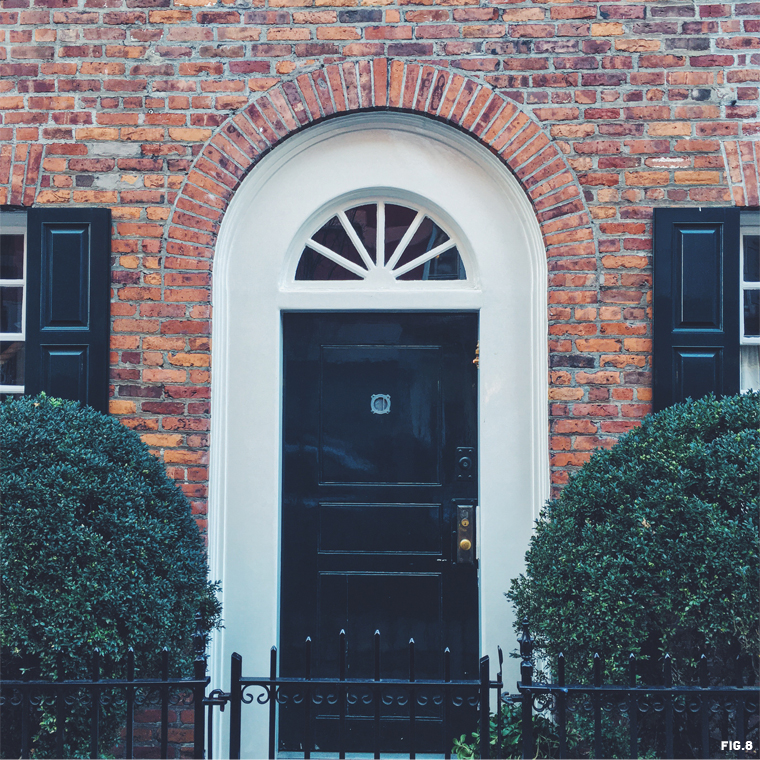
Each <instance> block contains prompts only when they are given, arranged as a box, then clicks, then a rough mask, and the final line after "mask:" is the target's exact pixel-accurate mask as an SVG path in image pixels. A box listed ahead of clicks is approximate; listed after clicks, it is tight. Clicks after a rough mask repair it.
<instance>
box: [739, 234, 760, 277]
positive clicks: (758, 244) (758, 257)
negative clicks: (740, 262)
mask: <svg viewBox="0 0 760 760" xmlns="http://www.w3.org/2000/svg"><path fill="white" fill-rule="evenodd" d="M742 238H743V240H742V243H743V248H744V282H760V235H742Z"/></svg>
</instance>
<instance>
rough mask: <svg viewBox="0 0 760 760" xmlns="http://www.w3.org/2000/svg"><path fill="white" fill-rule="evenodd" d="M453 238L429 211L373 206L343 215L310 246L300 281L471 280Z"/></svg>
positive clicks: (300, 267)
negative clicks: (427, 214)
mask: <svg viewBox="0 0 760 760" xmlns="http://www.w3.org/2000/svg"><path fill="white" fill-rule="evenodd" d="M465 279H467V274H466V272H465V269H464V264H463V263H462V258H461V256H460V255H459V251H457V248H456V245H455V244H454V241H453V240H452V239H451V237H450V236H449V235H448V234H447V233H446V232H445V231H444V230H443V229H442V228H441V227H439V226H438V225H437V224H436V223H435V222H434V221H433V220H432V219H431V218H430V217H429V216H426V214H425V213H424V212H423V211H417V210H415V209H411V208H407V207H406V206H399V205H396V204H393V203H384V202H382V201H380V202H378V203H367V204H364V205H361V206H354V207H352V208H349V209H346V210H345V211H339V212H338V213H337V214H336V215H335V216H334V217H333V218H332V219H330V221H328V222H327V224H325V225H323V226H322V227H321V228H320V229H319V230H318V231H317V232H315V233H314V234H313V235H312V236H311V237H310V238H309V239H308V240H307V241H306V245H305V247H304V249H303V252H302V253H301V259H300V261H299V262H298V268H297V269H296V280H365V281H374V282H380V281H385V282H393V281H395V280H465Z"/></svg>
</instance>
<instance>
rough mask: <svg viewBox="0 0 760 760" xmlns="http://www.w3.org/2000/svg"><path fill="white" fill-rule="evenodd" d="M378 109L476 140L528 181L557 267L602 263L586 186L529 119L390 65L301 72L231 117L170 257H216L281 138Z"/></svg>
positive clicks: (201, 171)
mask: <svg viewBox="0 0 760 760" xmlns="http://www.w3.org/2000/svg"><path fill="white" fill-rule="evenodd" d="M378 109H384V110H403V111H410V112H414V113H418V114H422V115H425V116H430V117H433V118H436V119H438V120H441V121H444V122H446V123H448V124H451V125H453V126H455V127H457V128H459V129H461V130H463V131H465V132H467V133H468V134H470V135H472V136H473V137H474V138H476V139H477V140H479V141H480V142H481V143H483V144H484V145H486V146H487V147H488V148H489V149H490V150H491V151H492V152H494V153H495V154H496V155H498V156H499V157H500V158H501V160H502V161H503V162H504V163H505V164H506V166H507V167H508V168H509V169H510V170H511V171H512V173H513V174H514V175H515V176H516V177H517V179H518V180H519V182H520V183H521V185H522V187H523V189H524V190H525V193H526V195H527V196H528V197H529V198H530V200H531V202H532V204H533V207H534V209H535V211H536V215H537V217H538V220H539V223H540V225H541V231H542V233H543V237H544V242H545V245H546V249H547V255H548V256H549V257H550V259H560V258H564V257H567V256H573V257H583V256H586V257H589V256H595V255H596V248H595V245H594V240H593V238H594V235H593V230H592V227H591V223H590V218H589V215H588V212H587V210H586V208H585V203H584V201H583V195H582V191H581V189H580V185H579V184H578V182H577V180H576V178H575V175H574V173H573V172H572V171H571V170H570V168H569V167H568V165H567V163H566V162H565V159H564V156H563V155H562V153H561V152H560V151H559V149H558V148H557V147H556V146H555V145H554V144H552V141H551V139H550V138H549V136H548V135H547V134H546V132H544V130H542V128H541V127H540V126H539V125H538V124H537V123H536V122H535V121H534V120H533V119H532V118H531V117H530V116H528V115H527V114H526V113H524V112H523V111H521V110H520V109H519V108H518V107H517V106H516V105H515V104H514V103H512V102H511V101H509V100H507V99H505V98H504V97H502V96H501V95H498V94H497V93H496V92H494V90H492V89H491V88H490V87H488V86H484V85H481V84H480V83H478V82H476V81H475V80H474V79H470V78H468V77H466V76H463V75H461V74H458V73H455V72H452V71H449V70H447V69H440V68H436V67H433V66H423V65H418V64H410V63H405V62H402V61H392V62H391V61H388V60H387V59H375V60H373V61H359V62H346V63H343V64H334V65H331V66H327V67H325V68H320V69H317V70H315V71H313V72H311V73H307V74H302V75H301V76H299V77H297V78H295V79H294V80H291V81H288V82H283V83H281V84H279V85H277V86H276V87H274V88H272V89H271V90H269V91H268V92H267V93H266V94H262V95H261V96H259V97H257V98H256V99H255V100H254V101H253V102H252V103H251V104H250V105H249V106H248V107H247V108H246V109H244V110H243V111H241V112H239V113H238V114H236V115H235V116H233V117H231V118H230V119H228V120H227V122H226V123H225V124H223V125H222V126H221V128H220V129H219V130H218V131H217V133H216V134H215V135H214V137H212V138H211V139H210V140H209V141H208V142H207V143H206V145H205V146H204V147H203V150H202V151H201V152H200V155H199V156H198V158H197V159H196V160H195V162H194V164H193V167H192V169H191V171H190V173H189V175H188V177H187V180H186V182H185V185H184V187H183V189H182V191H181V193H180V195H179V196H178V198H177V202H176V205H175V208H174V211H173V214H172V216H171V224H170V225H169V227H168V229H167V232H166V253H167V254H168V255H173V254H179V255H184V254H186V253H188V246H190V247H191V248H192V251H193V252H194V254H195V255H198V254H199V253H201V255H206V256H210V255H211V249H212V248H213V246H214V244H215V240H216V233H217V230H218V227H219V223H220V222H221V219H222V216H223V214H224V210H225V208H226V207H227V204H228V203H229V201H230V199H231V198H232V195H233V194H234V192H235V190H236V189H237V187H238V185H239V184H240V182H241V181H242V179H243V177H244V176H245V175H246V174H247V173H248V172H249V171H250V170H251V169H252V168H253V166H255V165H256V163H257V162H258V161H259V160H260V159H261V158H262V157H263V156H264V155H265V154H266V153H268V152H269V151H270V150H271V149H272V148H273V147H275V146H276V145H277V144H279V143H280V142H281V141H282V140H284V139H286V138H287V137H288V136H290V135H292V134H293V133H295V132H297V131H298V130H300V129H302V128H304V127H307V126H308V125H310V124H313V123H315V122H318V121H321V120H323V119H325V118H329V117H332V116H336V115H340V114H347V113H353V112H357V111H362V110H378ZM199 249H200V250H199ZM204 249H205V250H204Z"/></svg>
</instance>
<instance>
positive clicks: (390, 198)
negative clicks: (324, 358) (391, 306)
mask: <svg viewBox="0 0 760 760" xmlns="http://www.w3.org/2000/svg"><path fill="white" fill-rule="evenodd" d="M370 204H376V205H377V214H378V229H377V240H376V243H375V246H376V253H375V257H376V258H375V260H374V261H373V260H372V257H371V256H370V254H369V253H368V251H367V250H366V249H365V248H364V246H363V245H362V243H361V241H360V240H359V239H358V237H357V236H356V233H355V232H354V230H353V228H352V227H351V223H350V222H349V221H348V218H347V217H346V212H347V211H350V210H351V209H353V208H356V207H357V206H366V205H370ZM391 204H393V205H397V206H404V207H406V208H408V209H410V210H412V211H416V212H417V215H416V217H415V219H414V220H413V221H412V222H411V224H410V225H409V227H408V229H407V231H406V233H405V235H404V236H403V238H402V239H401V240H400V241H399V243H398V245H397V246H396V248H395V249H394V250H392V251H391V250H386V248H385V227H384V224H383V227H382V229H381V222H380V220H382V223H384V220H385V206H387V205H391ZM336 216H337V217H338V219H339V221H340V223H341V226H342V227H343V229H344V230H345V231H346V234H347V235H348V236H349V238H350V239H351V242H352V244H353V245H354V247H355V248H356V251H357V252H358V254H359V256H360V257H361V259H362V261H363V262H364V265H365V268H362V267H360V266H358V265H357V264H354V263H352V262H350V261H347V260H346V259H344V258H343V257H341V256H340V255H338V254H337V253H336V252H335V251H330V250H329V249H325V247H324V246H323V245H321V244H319V243H316V242H315V241H314V240H312V236H313V235H315V234H317V233H318V232H319V231H321V230H322V228H323V226H324V225H325V224H327V222H328V221H329V220H330V219H332V218H333V217H336ZM426 218H427V219H430V220H431V221H432V222H433V223H434V224H436V225H437V226H438V227H439V228H440V229H441V230H442V231H443V232H444V233H445V234H446V236H447V239H446V241H445V242H443V243H440V244H439V245H437V246H436V247H435V248H434V249H431V250H429V251H427V252H426V253H424V254H422V255H421V256H418V257H417V258H415V259H414V261H410V262H407V263H406V264H404V265H403V266H402V267H398V268H395V267H397V264H398V260H399V259H400V258H401V256H402V255H403V253H404V251H405V250H406V247H407V246H408V245H409V243H411V240H412V237H413V236H414V233H415V232H416V231H417V229H418V228H419V227H420V225H421V224H422V222H423V221H424V220H425V219H426ZM447 225H448V222H447V221H444V220H442V219H440V218H439V215H438V212H437V210H436V209H434V208H431V207H430V204H429V203H428V202H426V200H425V199H423V198H420V197H414V198H409V196H403V197H400V196H398V193H397V194H396V195H395V196H394V194H393V193H389V192H388V191H387V190H386V191H385V192H380V193H374V194H366V195H362V194H359V195H355V194H351V195H349V196H347V197H345V198H341V199H338V200H337V201H334V202H332V203H329V204H328V205H327V206H325V207H324V208H322V209H320V210H319V211H318V212H317V214H316V215H315V217H314V225H313V228H312V229H310V230H309V232H308V233H307V234H302V235H301V236H299V238H298V239H297V240H295V241H294V244H293V246H292V248H291V252H290V255H289V258H288V263H287V265H286V270H285V272H286V274H285V279H284V282H283V283H282V285H283V287H285V288H287V289H289V290H301V289H303V290H306V291H308V290H313V289H317V290H318V289H320V288H322V287H324V286H323V285H322V283H323V282H333V283H334V282H340V286H341V287H342V288H344V289H350V288H358V289H362V288H364V289H366V288H371V289H374V290H387V289H388V288H403V287H409V286H410V285H411V286H415V282H416V283H417V286H419V284H420V283H421V282H424V283H425V286H426V287H438V288H440V287H443V288H444V289H451V288H469V289H473V288H475V287H476V285H475V281H474V277H473V276H472V274H471V269H474V258H473V256H472V255H471V254H468V252H467V251H466V246H465V244H464V243H463V241H462V240H461V239H460V238H459V237H458V236H457V234H456V232H452V230H450V229H449V227H448V226H447ZM305 248H309V249H311V250H312V251H316V252H317V253H319V254H321V255H323V256H325V258H327V259H329V260H331V261H333V262H335V263H336V264H338V265H339V266H342V267H343V268H344V269H346V270H348V271H349V272H352V273H353V274H355V275H357V276H358V277H359V278H361V279H358V280H340V281H325V280H297V279H296V270H297V269H298V265H299V264H300V262H301V257H302V256H303V253H304V249H305ZM451 248H456V249H457V252H458V253H459V256H460V258H461V259H462V264H463V266H464V269H465V273H466V277H465V278H464V279H461V280H460V279H450V280H421V281H419V280H418V281H415V280H401V279H399V277H400V276H401V275H403V274H405V273H407V272H410V271H412V270H414V269H416V268H418V267H420V266H424V264H425V263H427V262H428V261H430V260H431V259H433V258H435V256H437V255H438V254H441V253H444V252H445V251H448V250H450V249H451ZM380 251H382V252H383V253H382V254H380V253H379V252H380Z"/></svg>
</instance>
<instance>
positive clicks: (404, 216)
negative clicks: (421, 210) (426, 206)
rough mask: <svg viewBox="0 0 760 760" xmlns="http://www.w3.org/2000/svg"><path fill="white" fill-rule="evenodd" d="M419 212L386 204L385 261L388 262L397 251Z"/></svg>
mask: <svg viewBox="0 0 760 760" xmlns="http://www.w3.org/2000/svg"><path fill="white" fill-rule="evenodd" d="M416 216H417V212H416V211H415V210H414V209H412V208H406V206H396V205H394V204H392V203H386V204H385V260H386V261H388V260H389V259H390V257H391V256H392V255H393V252H394V251H395V250H396V246H398V244H399V242H400V241H401V238H402V237H404V233H405V232H406V231H407V230H408V229H409V225H410V224H411V223H412V222H413V221H414V217H416Z"/></svg>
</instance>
